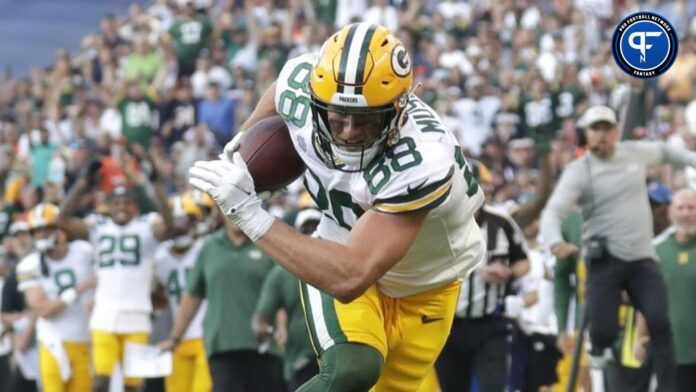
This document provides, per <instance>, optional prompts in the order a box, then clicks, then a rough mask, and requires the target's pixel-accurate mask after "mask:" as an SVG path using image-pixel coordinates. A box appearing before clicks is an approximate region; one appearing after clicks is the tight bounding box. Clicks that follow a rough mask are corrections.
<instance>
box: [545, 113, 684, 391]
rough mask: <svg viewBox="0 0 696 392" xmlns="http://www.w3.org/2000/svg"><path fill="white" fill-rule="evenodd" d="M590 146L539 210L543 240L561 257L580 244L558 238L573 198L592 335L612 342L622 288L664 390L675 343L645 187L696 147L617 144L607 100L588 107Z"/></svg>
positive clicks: (602, 343)
mask: <svg viewBox="0 0 696 392" xmlns="http://www.w3.org/2000/svg"><path fill="white" fill-rule="evenodd" d="M581 124H582V125H583V127H584V128H585V135H586V137H587V146H588V152H587V153H586V154H585V155H584V156H582V157H580V158H578V159H576V160H575V161H573V162H571V163H570V164H569V165H568V166H567V167H566V168H565V170H564V171H563V174H562V176H561V179H560V180H559V182H558V184H557V185H556V188H555V190H554V192H553V194H552V195H551V199H550V200H549V202H548V204H547V205H546V208H545V209H544V212H543V214H542V221H541V229H542V236H543V239H544V243H545V244H546V245H547V246H549V247H550V249H551V251H552V252H553V254H554V255H555V256H556V257H557V258H558V259H562V258H565V257H567V256H568V255H570V254H573V253H577V252H578V247H577V246H575V245H573V244H569V243H566V242H564V241H563V238H562V236H561V221H562V220H563V218H564V217H565V216H566V215H567V214H568V213H569V211H571V209H572V207H573V206H574V205H576V204H579V205H580V208H581V210H582V215H583V230H582V239H583V247H584V248H585V260H586V261H587V263H588V281H587V296H588V298H587V304H588V314H589V319H590V337H591V339H592V342H593V344H594V346H595V347H597V348H598V349H600V350H602V351H604V349H605V348H608V347H610V346H611V345H612V343H613V342H614V341H615V340H616V333H617V331H618V309H619V303H620V301H621V291H622V290H626V292H628V295H629V296H630V298H631V302H632V303H633V304H635V306H636V308H637V309H638V310H640V312H641V313H642V314H643V315H644V316H645V319H646V321H647V324H648V329H649V330H650V334H651V335H652V342H653V347H654V356H655V358H654V359H655V361H654V363H655V364H656V366H655V368H656V372H657V378H658V382H659V387H660V389H659V390H661V391H671V390H672V389H673V386H674V372H675V367H674V345H673V343H672V333H671V331H670V322H669V317H668V311H667V290H666V287H665V283H664V280H663V279H662V276H661V275H660V271H659V269H658V266H657V264H656V262H655V260H656V259H657V255H656V254H655V251H654V250H653V248H652V246H651V242H652V238H653V225H652V215H651V212H650V203H649V201H648V192H647V189H646V171H647V168H648V167H649V166H651V165H657V164H661V163H665V162H667V163H670V164H675V165H690V166H696V153H693V152H689V151H683V150H679V149H674V148H671V147H669V146H667V145H665V144H664V143H661V142H648V141H624V142H619V138H620V133H619V130H618V128H617V121H616V114H615V113H614V111H613V110H612V109H611V108H609V107H606V106H593V107H590V108H589V109H587V111H586V112H585V114H584V115H583V118H582V119H581Z"/></svg>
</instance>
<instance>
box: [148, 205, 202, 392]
mask: <svg viewBox="0 0 696 392" xmlns="http://www.w3.org/2000/svg"><path fill="white" fill-rule="evenodd" d="M192 196H193V195H192V194H191V193H185V194H184V195H182V196H177V197H174V198H172V199H171V203H170V204H171V206H172V215H173V218H174V239H172V240H169V241H166V242H163V243H162V244H160V245H159V246H158V247H157V250H155V256H154V259H155V275H156V277H157V280H158V282H159V283H160V284H162V285H164V286H165V287H166V289H167V294H168V296H169V304H170V306H171V310H172V315H173V317H174V319H176V315H177V313H178V311H179V303H180V301H181V295H182V292H183V290H184V288H185V287H186V277H187V276H188V274H189V271H190V270H191V268H192V267H193V265H194V264H195V263H196V259H197V258H198V254H199V253H200V250H201V247H202V246H203V242H204V240H203V239H202V238H197V237H198V235H197V228H198V223H199V222H200V221H202V219H203V214H202V211H201V209H200V208H199V207H198V205H197V204H196V202H195V200H194V198H193V197H192ZM205 308H206V306H205V302H204V303H203V304H202V306H200V307H199V308H198V311H197V312H196V314H195V316H194V318H193V320H192V321H191V323H190V324H189V327H188V328H187V329H186V332H184V333H183V336H181V337H177V339H167V340H166V341H165V342H163V344H160V348H161V349H163V350H171V349H173V351H174V353H173V354H174V369H173V371H172V374H171V376H169V377H167V379H166V381H165V385H166V388H167V392H207V391H210V390H211V389H212V387H213V382H212V380H211V378H210V370H209V369H208V358H207V357H206V354H205V347H204V345H203V317H204V316H205ZM172 336H175V335H174V334H172Z"/></svg>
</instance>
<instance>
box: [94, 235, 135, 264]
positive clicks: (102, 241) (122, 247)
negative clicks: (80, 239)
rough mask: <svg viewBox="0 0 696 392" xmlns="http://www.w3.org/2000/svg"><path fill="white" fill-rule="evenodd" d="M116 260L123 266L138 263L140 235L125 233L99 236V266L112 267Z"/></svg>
mask: <svg viewBox="0 0 696 392" xmlns="http://www.w3.org/2000/svg"><path fill="white" fill-rule="evenodd" d="M117 245H118V247H117ZM116 262H118V263H119V264H121V265H123V266H137V265H138V264H140V237H138V236H137V235H135V234H127V235H123V236H120V237H115V236H111V235H105V236H103V237H101V238H99V268H107V267H112V266H113V265H114V263H116Z"/></svg>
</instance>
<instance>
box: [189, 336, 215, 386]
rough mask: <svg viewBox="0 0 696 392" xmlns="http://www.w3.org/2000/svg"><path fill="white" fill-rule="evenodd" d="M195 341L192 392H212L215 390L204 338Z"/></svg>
mask: <svg viewBox="0 0 696 392" xmlns="http://www.w3.org/2000/svg"><path fill="white" fill-rule="evenodd" d="M192 343H193V350H194V355H193V363H194V365H193V366H194V374H193V387H192V389H191V390H192V392H210V391H211V390H213V380H212V379H211V378H210V368H209V367H208V357H207V356H206V355H205V345H204V344H203V339H195V340H193V341H192Z"/></svg>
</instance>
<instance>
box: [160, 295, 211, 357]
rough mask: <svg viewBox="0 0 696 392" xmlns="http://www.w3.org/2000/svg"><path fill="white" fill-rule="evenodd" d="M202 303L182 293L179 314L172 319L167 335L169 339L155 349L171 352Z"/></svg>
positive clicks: (199, 298)
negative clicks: (172, 324) (172, 322)
mask: <svg viewBox="0 0 696 392" xmlns="http://www.w3.org/2000/svg"><path fill="white" fill-rule="evenodd" d="M202 302H203V298H202V297H199V296H196V295H193V294H190V293H184V295H183V296H182V297H181V303H180V304H179V312H178V313H177V314H176V318H175V319H174V326H173V327H172V330H171V332H170V333H169V338H167V339H165V340H163V341H162V342H160V343H159V344H157V347H158V348H159V349H160V350H161V351H169V350H172V349H174V348H175V347H176V346H177V345H178V344H179V343H180V342H181V339H182V338H183V336H184V333H186V329H187V328H188V326H189V325H190V324H191V321H192V320H193V318H194V317H195V316H196V312H198V308H199V307H200V306H201V303H202Z"/></svg>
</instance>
